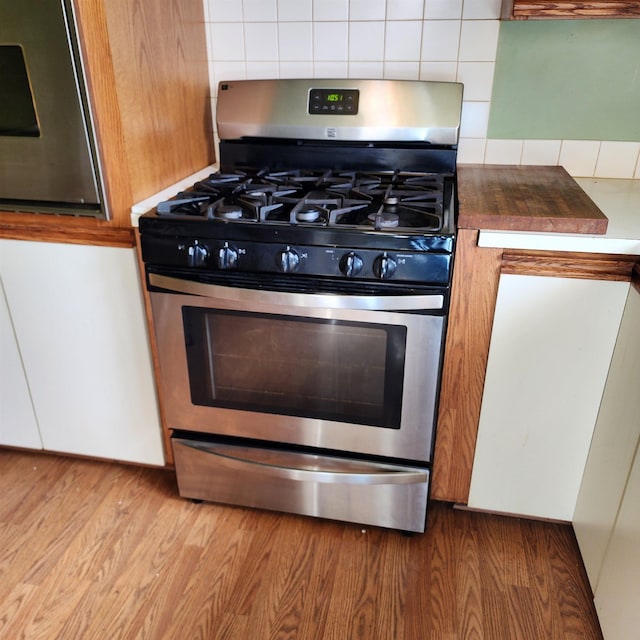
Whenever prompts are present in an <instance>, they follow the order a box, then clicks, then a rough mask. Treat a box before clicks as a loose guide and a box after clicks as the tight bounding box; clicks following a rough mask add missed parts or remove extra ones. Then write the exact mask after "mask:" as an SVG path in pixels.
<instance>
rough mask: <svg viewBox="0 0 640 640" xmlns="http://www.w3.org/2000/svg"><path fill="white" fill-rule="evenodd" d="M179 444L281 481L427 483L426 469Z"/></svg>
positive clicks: (186, 442)
mask: <svg viewBox="0 0 640 640" xmlns="http://www.w3.org/2000/svg"><path fill="white" fill-rule="evenodd" d="M178 442H180V443H181V444H182V445H183V446H186V447H189V448H191V449H195V450H196V451H201V452H203V453H206V454H208V455H212V456H215V457H216V458H218V459H219V461H220V462H221V463H222V464H224V465H225V466H226V467H227V468H229V469H244V470H246V469H247V468H251V469H252V470H253V471H255V472H259V473H261V474H263V475H267V476H269V477H271V478H281V479H284V480H303V481H307V482H325V483H337V484H366V485H372V484H416V483H421V482H427V481H428V479H429V472H428V471H427V470H426V469H417V468H414V467H403V466H396V465H390V464H384V463H379V462H369V461H361V460H357V461H356V460H346V459H345V460H343V459H341V458H330V457H328V456H318V455H310V454H306V453H295V452H289V451H278V450H273V449H259V448H257V447H240V446H236V445H226V444H218V443H212V442H199V441H197V440H186V439H182V438H181V439H179V440H178ZM305 462H306V463H307V464H306V465H305V464H304V463H305ZM300 463H302V464H300ZM294 465H297V466H294Z"/></svg>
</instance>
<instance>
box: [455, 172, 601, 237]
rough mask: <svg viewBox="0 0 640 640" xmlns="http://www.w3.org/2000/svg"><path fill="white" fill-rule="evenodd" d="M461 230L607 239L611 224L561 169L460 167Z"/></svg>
mask: <svg viewBox="0 0 640 640" xmlns="http://www.w3.org/2000/svg"><path fill="white" fill-rule="evenodd" d="M457 172H458V198H459V201H460V208H459V213H458V227H459V228H461V229H494V230H498V231H540V232H555V233H584V234H596V235H600V234H605V233H606V231H607V226H608V220H607V217H606V216H605V215H604V213H602V211H601V210H600V209H599V208H598V207H597V206H596V205H595V204H594V202H593V201H592V200H591V199H590V198H589V196H588V195H587V194H586V193H585V192H584V191H583V190H582V188H581V187H580V185H578V183H577V182H576V181H575V180H574V179H573V178H572V177H571V176H570V175H569V174H568V173H567V172H566V171H565V169H563V168H562V167H545V166H531V165H521V166H510V165H464V164H463V165H459V166H458V170H457Z"/></svg>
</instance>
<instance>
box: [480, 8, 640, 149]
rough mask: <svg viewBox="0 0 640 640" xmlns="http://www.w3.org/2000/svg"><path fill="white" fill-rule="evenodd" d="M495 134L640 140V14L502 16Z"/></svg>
mask: <svg viewBox="0 0 640 640" xmlns="http://www.w3.org/2000/svg"><path fill="white" fill-rule="evenodd" d="M488 137H489V138H516V139H531V138H533V139H548V140H558V139H560V140H628V141H640V20H549V21H527V22H520V21H516V22H502V23H501V25H500V37H499V41H498V52H497V59H496V69H495V76H494V83H493V94H492V99H491V112H490V116H489V130H488Z"/></svg>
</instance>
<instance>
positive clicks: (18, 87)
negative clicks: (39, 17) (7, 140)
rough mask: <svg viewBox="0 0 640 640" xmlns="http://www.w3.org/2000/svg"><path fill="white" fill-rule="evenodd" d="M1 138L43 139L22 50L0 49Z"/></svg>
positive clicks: (7, 47)
mask: <svg viewBox="0 0 640 640" xmlns="http://www.w3.org/2000/svg"><path fill="white" fill-rule="evenodd" d="M0 78H2V83H3V92H2V100H0V136H33V137H37V136H39V135H40V129H39V128H38V121H37V119H36V111H35V108H34V106H33V95H32V93H31V86H30V84H29V76H28V74H27V65H26V64H25V60H24V52H23V50H22V47H20V46H18V45H0Z"/></svg>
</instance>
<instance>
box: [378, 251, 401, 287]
mask: <svg viewBox="0 0 640 640" xmlns="http://www.w3.org/2000/svg"><path fill="white" fill-rule="evenodd" d="M397 268H398V263H397V262H396V261H395V259H394V258H392V257H391V256H390V255H387V254H386V253H383V254H381V255H379V256H378V257H377V258H376V259H375V260H374V261H373V273H375V275H376V278H380V279H381V280H388V279H389V278H391V277H392V276H393V274H394V273H395V272H396V269H397Z"/></svg>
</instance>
